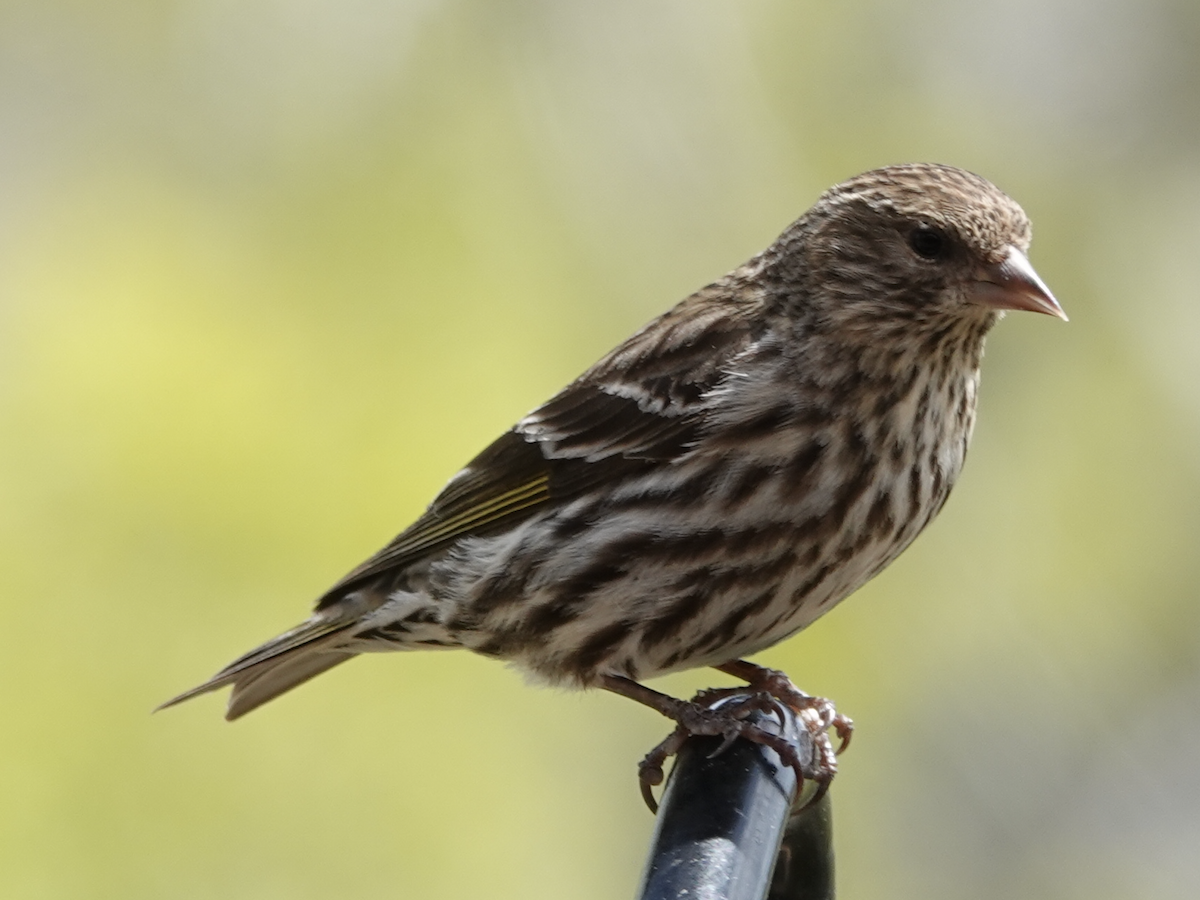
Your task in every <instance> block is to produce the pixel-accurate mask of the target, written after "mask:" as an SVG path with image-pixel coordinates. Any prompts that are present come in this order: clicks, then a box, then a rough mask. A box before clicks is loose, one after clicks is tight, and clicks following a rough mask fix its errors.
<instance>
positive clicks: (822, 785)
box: [796, 778, 832, 809]
mask: <svg viewBox="0 0 1200 900" xmlns="http://www.w3.org/2000/svg"><path fill="white" fill-rule="evenodd" d="M831 783H832V782H831V781H830V780H829V779H828V778H822V779H820V780H819V781H818V782H817V789H816V791H815V792H813V795H812V796H811V797H809V798H808V800H807V802H805V804H804V805H803V806H802V807H800V808H801V809H808V808H809V807H811V806H816V805H817V804H818V803H820V802H821V801H822V800H823V799H825V795H826V794H827V793H829V785H830V784H831ZM796 796H800V794H799V792H797V794H796Z"/></svg>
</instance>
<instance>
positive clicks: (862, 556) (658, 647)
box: [164, 164, 1066, 781]
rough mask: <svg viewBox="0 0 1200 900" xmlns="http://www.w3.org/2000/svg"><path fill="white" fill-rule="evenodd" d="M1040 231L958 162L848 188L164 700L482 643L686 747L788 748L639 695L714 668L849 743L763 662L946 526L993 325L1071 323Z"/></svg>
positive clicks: (873, 177)
mask: <svg viewBox="0 0 1200 900" xmlns="http://www.w3.org/2000/svg"><path fill="white" fill-rule="evenodd" d="M1029 239H1030V226H1029V220H1028V219H1027V218H1026V216H1025V214H1024V212H1023V211H1022V210H1021V208H1020V207H1019V206H1018V205H1017V204H1016V203H1015V202H1013V201H1012V200H1011V199H1009V198H1008V197H1007V196H1006V195H1005V194H1003V193H1001V192H1000V191H999V190H998V189H997V188H995V187H994V186H993V185H992V184H990V183H989V182H988V181H986V180H984V179H983V178H980V177H979V176H977V175H973V174H971V173H969V172H965V171H963V170H961V169H956V168H952V167H949V166H941V165H928V164H920V165H905V166H893V167H889V168H884V169H878V170H875V171H872V172H867V173H865V174H863V175H860V176H858V177H856V178H853V179H851V180H850V181H847V182H845V183H844V184H841V185H838V186H836V187H834V188H832V189H831V190H829V191H827V192H826V193H825V194H824V195H823V196H822V197H821V198H820V199H819V200H818V201H817V203H816V205H815V206H813V208H812V209H810V210H809V211H808V212H807V213H805V214H804V215H803V216H802V217H801V218H800V219H799V220H797V221H796V222H795V223H793V224H792V225H791V226H789V227H788V228H787V230H786V231H784V232H783V234H782V235H781V236H780V237H779V239H778V240H777V241H775V243H773V244H772V245H771V246H770V247H768V248H767V249H766V250H764V251H763V252H762V253H760V254H759V255H757V256H756V257H754V258H753V259H751V260H750V261H749V262H747V263H746V264H745V265H743V266H741V267H739V268H737V269H735V270H734V271H732V272H730V273H729V274H728V275H726V276H725V277H723V278H721V279H720V280H718V281H716V282H714V283H713V284H711V285H709V286H708V287H705V288H703V289H701V290H700V291H697V292H696V293H695V294H693V295H692V296H691V297H688V298H687V299H686V300H684V301H683V302H681V303H680V304H678V305H677V306H676V307H674V308H673V309H671V310H670V311H668V312H667V313H665V314H664V315H662V316H660V317H659V318H658V319H655V320H654V321H653V322H651V323H650V324H649V325H647V326H646V327H645V328H643V329H642V330H641V331H639V332H638V333H637V334H635V335H634V336H633V337H631V338H629V340H627V341H625V343H623V344H621V345H620V346H619V347H617V348H616V349H615V350H613V351H612V352H611V353H609V354H608V355H607V356H606V357H604V358H603V359H602V360H600V362H598V363H597V364H596V365H594V366H593V367H592V368H591V369H589V370H588V371H587V372H585V373H584V374H583V375H581V376H580V377H579V378H578V379H577V380H575V381H574V382H573V383H571V384H570V385H568V386H567V387H566V388H564V389H563V390H562V391H561V392H560V393H559V394H558V395H557V396H555V397H553V398H552V399H551V400H549V401H548V402H547V403H545V404H544V405H542V406H540V407H538V408H537V409H535V410H534V411H533V412H531V413H530V414H529V415H527V416H526V417H525V418H524V419H522V420H521V421H520V422H518V423H517V424H516V426H515V427H514V428H513V429H512V430H511V431H509V432H507V433H506V434H504V435H503V436H502V437H500V438H499V440H497V441H495V442H494V443H493V444H492V445H491V446H489V447H488V448H487V449H486V450H484V451H483V452H482V453H481V454H479V456H477V457H476V458H475V459H474V460H472V461H471V462H470V463H469V464H468V465H467V467H466V468H465V469H463V470H462V471H461V472H459V473H458V474H457V475H456V476H455V477H454V478H453V479H452V480H451V481H450V483H449V484H448V485H447V486H446V487H445V489H444V490H443V491H442V492H441V493H440V494H439V495H438V496H437V497H436V498H435V499H434V501H433V503H432V504H431V505H430V507H429V508H428V510H426V512H425V513H424V515H422V516H421V517H420V518H419V519H418V520H417V521H416V522H415V523H413V524H412V525H411V526H409V527H408V528H407V529H406V530H405V531H403V532H401V533H400V535H399V536H398V537H396V539H395V540H393V541H392V542H391V543H390V544H388V545H387V546H386V547H384V548H383V549H382V550H381V551H379V553H377V554H376V555H375V556H373V557H371V558H370V559H368V560H367V561H366V562H364V563H363V564H362V565H360V566H359V567H358V568H356V569H354V570H353V571H352V572H350V574H348V575H347V576H346V577H345V578H343V579H342V580H341V581H340V582H338V584H336V585H335V586H334V587H333V588H331V589H330V590H329V591H328V592H326V593H325V594H324V596H322V597H321V598H320V600H319V601H318V602H317V605H316V610H315V611H314V613H313V614H312V616H310V617H309V619H308V620H307V621H306V622H304V623H303V624H302V625H300V626H299V627H297V628H294V629H292V630H291V631H289V632H287V633H285V634H283V635H280V636H279V637H277V638H275V639H274V640H272V641H268V642H267V643H266V644H264V645H262V646H261V647H259V648H257V649H255V650H253V651H251V652H250V653H248V654H246V655H245V656H243V657H241V658H240V659H238V660H236V661H234V662H233V663H231V664H230V665H229V666H227V667H226V668H224V669H222V670H221V671H220V672H218V673H217V674H216V675H215V676H213V678H212V679H210V680H209V681H206V682H205V683H204V684H202V685H200V686H199V687H196V688H194V689H192V690H190V691H187V692H186V693H184V694H181V695H180V696H178V697H176V698H174V699H173V700H170V701H168V703H167V704H164V705H166V706H170V705H172V704H175V703H179V702H181V701H183V700H186V699H188V698H190V697H194V696H196V695H197V694H202V693H205V692H207V691H212V690H216V689H218V688H221V687H224V686H226V685H232V686H233V692H232V696H231V697H230V699H229V707H228V711H227V714H226V717H227V718H229V719H235V718H237V717H238V716H241V715H244V714H245V713H247V712H249V711H250V710H252V709H254V708H255V707H257V706H259V705H261V704H263V703H265V702H267V701H268V700H271V699H273V698H274V697H277V696H278V695H279V694H281V693H283V692H284V691H287V690H289V689H290V688H293V687H295V686H296V685H298V684H300V683H302V682H304V681H306V680H308V679H309V678H312V677H313V676H315V675H318V674H320V673H321V672H324V671H325V670H327V669H330V668H332V667H333V666H336V665H337V664H339V663H342V662H345V661H346V660H348V659H350V658H351V657H353V656H356V655H358V654H359V653H364V652H369V651H381V650H417V649H425V648H435V647H466V648H468V649H470V650H474V651H475V652H477V653H482V654H484V655H485V656H492V657H496V658H498V659H503V660H508V661H510V662H512V663H514V664H516V665H517V666H518V667H520V668H521V669H523V670H525V671H527V672H529V673H532V674H534V675H536V676H538V677H539V678H541V679H543V680H545V681H548V682H550V683H553V684H559V685H569V686H577V687H602V688H606V689H608V690H612V691H616V692H617V693H620V694H623V695H625V696H629V697H632V698H634V699H637V700H639V701H641V702H643V703H646V704H648V705H650V706H652V707H653V708H655V709H657V710H659V711H660V712H662V713H664V714H665V715H668V716H670V717H671V718H673V719H675V720H676V721H677V722H679V723H680V725H681V727H682V729H683V730H684V731H686V732H691V733H705V734H724V735H726V737H727V738H732V737H733V736H736V735H737V734H743V735H745V736H748V737H750V738H751V739H754V740H760V741H761V742H763V743H768V744H771V745H772V746H775V744H774V743H773V742H772V740H771V738H770V736H769V735H765V733H764V732H760V731H759V730H757V729H754V728H752V727H751V726H749V725H746V724H745V721H744V715H734V716H730V715H729V714H722V713H714V712H713V711H711V710H709V709H707V708H704V707H700V706H698V705H697V704H694V703H686V702H684V701H681V700H676V699H674V698H671V697H668V696H666V695H664V694H660V693H658V692H656V691H652V690H650V689H649V688H646V687H644V686H642V685H640V684H638V683H637V682H638V681H639V680H640V679H645V678H651V677H654V676H657V675H662V674H665V673H668V672H674V671H678V670H681V669H690V668H696V667H700V666H714V667H717V668H720V669H722V670H723V671H726V672H729V673H731V674H734V675H736V676H739V677H741V678H743V679H745V680H746V681H748V682H749V683H750V685H751V686H752V687H753V688H755V689H756V690H760V691H765V692H767V693H768V694H769V695H772V696H774V697H778V698H780V699H781V700H782V701H784V702H787V703H789V704H790V705H791V706H793V708H796V709H798V710H801V709H804V710H807V711H808V712H810V713H812V712H814V711H815V713H816V714H815V715H814V716H810V717H809V719H808V720H806V721H807V723H808V725H809V727H810V729H811V730H812V731H813V732H814V736H819V737H821V738H824V732H825V729H827V728H829V727H830V726H835V727H839V729H840V730H842V731H845V729H846V725H845V723H844V722H843V721H842V720H840V719H839V718H838V717H837V716H836V714H835V713H834V712H833V711H832V706H830V705H829V704H828V703H827V701H820V700H818V698H808V697H807V695H804V694H802V693H800V692H799V691H798V690H796V689H795V688H794V687H793V686H792V685H791V683H790V682H789V681H787V679H786V678H785V677H784V676H782V674H781V673H777V672H772V671H771V670H767V669H763V668H761V667H758V666H755V665H754V664H751V663H747V662H744V661H743V660H741V657H743V656H747V655H749V654H753V653H755V652H757V651H759V650H762V649H764V648H766V647H770V646H771V645H773V644H775V643H777V642H779V641H781V640H783V639H784V638H786V637H788V636H790V635H792V634H795V633H796V632H797V631H799V630H800V629H802V628H804V627H805V626H807V625H808V624H809V623H810V622H812V621H813V620H814V619H816V618H817V617H818V616H820V615H821V614H822V613H824V612H826V611H828V610H829V609H831V608H832V607H833V606H834V605H835V604H836V603H838V602H839V601H840V600H842V599H843V598H844V597H846V596H848V595H849V594H851V593H852V592H853V591H855V590H856V589H857V588H858V587H860V586H861V585H862V584H863V583H864V582H866V581H867V580H868V579H869V578H871V577H872V576H874V575H875V574H877V573H878V572H879V571H880V570H881V569H883V568H884V567H885V566H886V565H887V564H888V563H890V562H891V561H892V560H893V559H895V558H896V556H897V555H898V554H899V553H900V552H901V551H902V550H904V548H905V547H907V546H908V545H909V543H911V542H912V540H913V538H915V537H916V536H917V535H918V534H919V533H920V531H921V529H922V528H924V527H925V526H926V525H927V524H928V523H929V521H930V520H931V519H932V518H933V517H934V516H935V515H936V514H937V512H938V511H939V510H940V509H941V507H942V504H943V503H945V501H946V497H947V495H948V494H949V492H950V488H951V487H952V485H953V484H954V482H955V479H956V478H957V477H958V473H959V471H960V469H961V468H962V464H963V458H964V456H965V455H966V451H967V443H968V441H969V439H970V436H971V430H972V427H973V424H974V419H975V398H976V391H977V388H978V384H979V362H980V358H981V356H982V353H983V343H984V337H985V335H986V334H987V332H988V330H989V329H990V328H991V327H992V326H993V325H994V324H995V323H996V321H997V320H998V319H999V318H1000V317H1001V315H1002V314H1003V313H1002V311H1003V310H1006V309H1014V310H1030V311H1034V312H1041V313H1047V314H1050V315H1055V316H1059V317H1060V318H1063V319H1065V318H1066V316H1065V315H1064V314H1063V312H1062V309H1061V308H1060V307H1059V305H1058V303H1057V302H1056V301H1055V299H1054V297H1053V296H1052V295H1051V293H1050V291H1049V290H1048V289H1047V288H1046V286H1045V285H1044V284H1043V283H1042V281H1041V280H1040V279H1039V278H1038V276H1037V274H1036V273H1035V272H1034V270H1033V268H1032V267H1031V266H1030V264H1029V262H1028V260H1027V259H1026V256H1025V252H1026V250H1027V249H1028V246H1029ZM764 735H765V736H764ZM843 736H844V737H845V735H843ZM825 742H826V744H827V743H828V741H827V739H825ZM666 752H669V748H668V750H667V751H666ZM661 755H662V754H660V756H659V759H658V761H659V762H661ZM826 755H827V756H829V757H830V758H829V759H826V760H825V761H824V763H825V766H826V768H827V769H828V771H829V772H830V773H831V772H832V769H833V763H832V757H831V753H828V754H826ZM789 761H790V762H792V763H793V764H795V759H794V758H793V759H791V760H789ZM654 768H655V764H651V765H650V769H654ZM657 777H661V770H659V771H657V772H656V771H651V772H650V773H649V774H648V775H647V772H646V770H645V769H644V770H643V778H644V780H650V781H654V780H655V779H656V778H657Z"/></svg>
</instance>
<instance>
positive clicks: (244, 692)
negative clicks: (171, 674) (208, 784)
mask: <svg viewBox="0 0 1200 900" xmlns="http://www.w3.org/2000/svg"><path fill="white" fill-rule="evenodd" d="M353 624H354V622H353V621H346V620H345V619H332V620H331V619H329V618H324V617H321V616H313V618H311V619H309V620H308V621H307V622H305V623H303V624H302V625H299V626H297V627H296V628H293V629H292V630H291V631H288V632H285V633H284V634H281V635H279V637H277V638H274V639H273V640H270V641H267V642H266V643H265V644H263V645H262V646H261V647H258V648H256V649H254V650H251V651H250V652H249V653H247V654H246V655H245V656H243V657H241V658H239V659H236V660H234V661H233V662H231V663H230V664H229V665H227V666H226V667H225V668H224V669H222V670H221V671H220V672H218V673H217V674H216V675H214V676H213V677H212V678H210V679H209V680H208V681H206V682H204V684H202V685H199V686H198V687H194V688H192V689H191V690H190V691H184V692H183V693H182V694H180V695H179V696H178V697H173V698H171V699H170V700H168V701H167V702H166V703H164V704H162V706H160V707H158V709H166V708H167V707H168V706H174V705H175V704H176V703H182V702H183V701H184V700H190V699H191V698H192V697H197V696H199V695H200V694H207V693H208V692H209V691H215V690H218V689H219V688H223V687H225V686H226V685H229V684H231V685H233V693H232V694H230V696H229V705H228V707H227V708H226V710H225V718H226V719H229V720H230V721H233V720H234V719H236V718H238V717H239V716H244V715H245V714H246V713H248V712H250V710H252V709H256V708H257V707H259V706H262V705H263V704H264V703H266V702H267V701H268V700H273V699H274V698H276V697H278V696H279V695H280V694H282V693H284V692H285V691H290V690H291V689H292V688H294V687H296V685H298V684H303V683H304V682H306V681H308V679H310V678H313V677H314V676H317V675H320V674H321V673H322V672H324V671H326V670H327V669H332V668H333V667H334V666H336V665H337V664H338V663H343V662H345V661H346V660H348V659H350V658H351V657H352V656H357V655H358V654H357V653H356V652H354V651H352V650H346V649H345V647H344V642H345V640H346V635H345V632H346V630H347V629H349V628H350V627H351V626H352V625H353ZM156 711H157V710H156Z"/></svg>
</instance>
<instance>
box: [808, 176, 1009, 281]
mask: <svg viewBox="0 0 1200 900" xmlns="http://www.w3.org/2000/svg"><path fill="white" fill-rule="evenodd" d="M855 205H862V206H865V207H867V208H868V209H871V210H875V211H877V212H884V213H891V214H892V215H894V216H896V217H898V218H902V219H907V220H924V221H926V222H927V223H928V224H930V225H933V226H937V227H939V228H943V229H945V230H947V231H950V232H952V233H955V234H957V235H958V236H959V237H960V238H961V239H962V240H963V241H964V242H966V243H967V244H969V245H971V246H973V247H975V248H977V249H978V250H979V251H980V252H982V253H984V254H986V255H988V256H993V255H996V254H1000V252H1001V251H1002V250H1003V249H1004V248H1006V247H1008V246H1009V245H1013V246H1016V247H1018V248H1019V249H1020V250H1021V251H1022V252H1024V251H1026V250H1028V249H1029V242H1030V239H1031V237H1032V229H1031V227H1030V224H1029V218H1028V217H1027V216H1026V215H1025V211H1024V210H1023V209H1021V207H1020V205H1019V204H1018V203H1017V202H1016V201H1015V200H1013V199H1012V198H1011V197H1009V196H1008V195H1007V194H1005V193H1004V192H1003V191H1001V190H1000V189H999V188H998V187H996V186H995V185H994V184H992V183H991V182H990V181H988V180H987V179H986V178H983V177H981V176H979V175H976V174H975V173H974V172H968V171H966V170H965V169H959V168H957V167H955V166H947V165H941V164H939V163H910V164H906V165H896V166H886V167H884V168H882V169H873V170H871V171H870V172H864V173H863V174H861V175H856V176H855V177H854V178H851V179H849V180H848V181H844V182H842V183H841V184H839V185H835V186H834V187H832V188H830V189H829V190H828V191H826V192H825V193H824V194H822V195H821V197H820V199H819V200H818V201H817V203H816V204H815V206H814V207H813V209H814V211H818V210H821V211H826V212H828V213H830V214H836V211H837V210H838V209H839V208H845V207H848V206H855ZM997 258H998V257H997Z"/></svg>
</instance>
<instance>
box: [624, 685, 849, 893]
mask: <svg viewBox="0 0 1200 900" xmlns="http://www.w3.org/2000/svg"><path fill="white" fill-rule="evenodd" d="M737 699H738V698H737V697H731V698H727V699H726V700H725V701H723V702H730V701H733V702H736V700H737ZM756 715H758V716H760V717H759V718H756V719H755V720H754V721H755V724H756V725H759V726H760V727H762V728H766V729H772V730H777V729H778V723H777V722H776V721H775V720H774V718H773V717H772V716H768V715H765V714H756ZM785 721H786V727H785V728H784V731H783V734H784V736H785V737H788V738H790V739H791V740H793V741H795V742H796V743H797V745H798V748H799V749H800V751H801V758H802V759H804V758H811V754H812V747H811V743H812V742H811V738H810V737H809V735H808V732H807V731H805V730H804V729H803V728H801V727H800V726H799V725H798V723H797V722H796V720H795V718H794V717H793V716H792V715H791V714H790V713H787V714H786V716H785ZM720 745H721V738H719V737H693V738H689V739H688V740H687V742H686V743H685V744H684V745H683V747H682V749H681V750H680V751H679V754H678V756H677V757H676V760H675V766H674V768H673V769H672V771H671V775H670V778H669V779H668V780H667V786H666V789H665V790H664V792H663V796H662V802H661V804H660V808H659V811H658V820H657V824H656V826H655V830H654V837H653V838H652V839H651V845H650V856H649V859H648V860H647V862H646V870H645V872H644V874H643V876H642V885H641V889H640V891H639V893H638V895H637V896H638V900H680V898H686V900H764V898H769V900H832V898H833V896H834V894H833V849H832V831H831V828H830V814H829V797H828V795H826V796H825V797H824V798H823V799H822V800H821V802H820V803H818V804H816V805H814V806H813V807H812V808H810V809H801V810H799V811H798V812H796V813H795V814H791V815H789V814H790V813H791V811H792V798H793V794H794V793H795V789H796V776H795V773H794V772H793V771H792V769H791V768H790V767H788V766H785V765H783V764H782V763H781V762H780V761H779V757H778V756H777V755H776V754H775V752H774V751H773V750H770V749H768V748H766V747H763V746H760V745H758V744H754V743H751V742H750V741H747V740H741V739H740V740H737V741H735V742H734V743H733V745H732V746H730V747H729V748H728V749H727V750H725V751H724V752H723V753H721V754H719V755H717V756H712V755H711V754H712V753H713V751H715V750H716V749H717V748H718V747H719V746H720ZM806 787H808V786H807V785H806ZM811 790H812V788H811V787H810V788H809V791H811ZM809 791H806V793H809ZM777 858H778V864H777V863H776V859H777ZM773 871H774V872H775V876H774V879H772V872H773ZM768 891H769V892H770V893H769V894H768Z"/></svg>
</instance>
